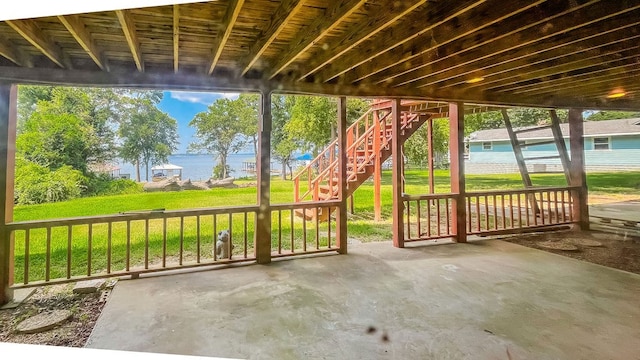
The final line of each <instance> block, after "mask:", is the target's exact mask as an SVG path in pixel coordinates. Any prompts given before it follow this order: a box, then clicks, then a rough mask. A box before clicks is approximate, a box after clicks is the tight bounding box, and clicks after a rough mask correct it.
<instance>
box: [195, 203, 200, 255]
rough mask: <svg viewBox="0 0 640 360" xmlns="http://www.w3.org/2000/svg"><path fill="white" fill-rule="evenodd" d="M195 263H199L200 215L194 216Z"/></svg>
mask: <svg viewBox="0 0 640 360" xmlns="http://www.w3.org/2000/svg"><path fill="white" fill-rule="evenodd" d="M196 263H198V264H200V215H198V216H196Z"/></svg>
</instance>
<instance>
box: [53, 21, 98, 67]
mask: <svg viewBox="0 0 640 360" xmlns="http://www.w3.org/2000/svg"><path fill="white" fill-rule="evenodd" d="M58 19H59V20H60V22H61V23H62V25H64V27H66V28H67V30H68V31H69V33H70V34H71V35H72V36H73V38H74V39H76V41H77V42H78V44H80V46H82V48H83V49H84V51H86V52H87V54H88V55H89V57H91V59H92V60H93V62H95V63H96V65H98V67H99V68H100V69H102V70H105V65H104V62H103V61H102V55H101V52H100V51H99V50H98V48H97V47H96V44H95V42H94V41H93V39H92V38H91V34H90V33H89V31H88V30H87V27H86V25H85V24H84V22H83V21H82V19H80V16H78V15H67V16H58Z"/></svg>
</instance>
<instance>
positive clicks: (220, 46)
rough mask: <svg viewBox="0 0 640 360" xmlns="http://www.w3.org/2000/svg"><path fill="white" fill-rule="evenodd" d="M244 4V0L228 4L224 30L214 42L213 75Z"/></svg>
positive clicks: (223, 19)
mask: <svg viewBox="0 0 640 360" xmlns="http://www.w3.org/2000/svg"><path fill="white" fill-rule="evenodd" d="M243 4H244V0H231V1H230V2H229V5H228V6H227V10H226V12H225V14H224V17H223V18H222V23H221V27H222V31H221V33H220V34H218V37H217V38H216V40H215V42H214V43H213V52H212V53H213V60H212V61H211V65H210V66H209V71H208V74H209V75H211V74H212V73H213V70H214V69H215V68H216V65H217V64H218V60H220V55H222V50H224V46H225V45H226V43H227V40H229V36H231V31H233V26H234V25H235V23H236V20H237V19H238V15H239V14H240V9H241V8H242V5H243Z"/></svg>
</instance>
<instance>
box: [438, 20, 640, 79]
mask: <svg viewBox="0 0 640 360" xmlns="http://www.w3.org/2000/svg"><path fill="white" fill-rule="evenodd" d="M634 27H635V26H634ZM598 38H601V39H594V40H593V42H591V43H590V46H589V47H584V46H579V45H580V44H581V43H582V41H580V42H578V43H577V44H578V45H577V46H575V49H574V48H573V45H571V44H566V45H565V44H563V46H558V47H552V48H550V49H549V50H547V51H545V52H543V53H541V54H538V55H537V56H536V57H534V58H533V59H528V58H527V60H526V61H523V62H518V63H517V64H515V63H508V64H503V65H500V66H497V67H494V68H491V72H490V73H488V74H485V76H484V78H485V79H484V80H483V81H481V82H479V83H476V84H467V85H470V86H469V87H470V88H474V87H482V88H483V89H485V90H498V89H501V88H504V87H509V86H512V85H514V84H517V83H519V82H522V81H526V80H528V79H530V78H532V77H536V76H538V77H542V76H549V75H553V74H557V73H561V72H562V71H571V70H574V69H576V68H580V67H582V66H588V65H590V64H593V63H594V62H597V60H599V59H600V57H605V58H608V57H609V56H615V55H616V54H617V53H618V52H620V51H626V50H627V49H629V48H633V47H634V45H635V44H636V43H637V39H640V33H639V34H635V35H631V36H629V37H625V36H621V37H619V38H616V39H613V40H612V39H609V38H608V37H606V36H598ZM587 40H588V39H587ZM634 40H635V41H634ZM569 49H571V50H569ZM521 69H526V71H519V70H521ZM465 84H466V81H464V80H463V81H458V82H450V83H449V84H446V85H443V87H444V88H447V87H451V86H461V85H465Z"/></svg>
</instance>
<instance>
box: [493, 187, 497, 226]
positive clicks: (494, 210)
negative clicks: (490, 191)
mask: <svg viewBox="0 0 640 360" xmlns="http://www.w3.org/2000/svg"><path fill="white" fill-rule="evenodd" d="M493 229H494V230H498V203H497V202H496V196H495V195H493Z"/></svg>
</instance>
